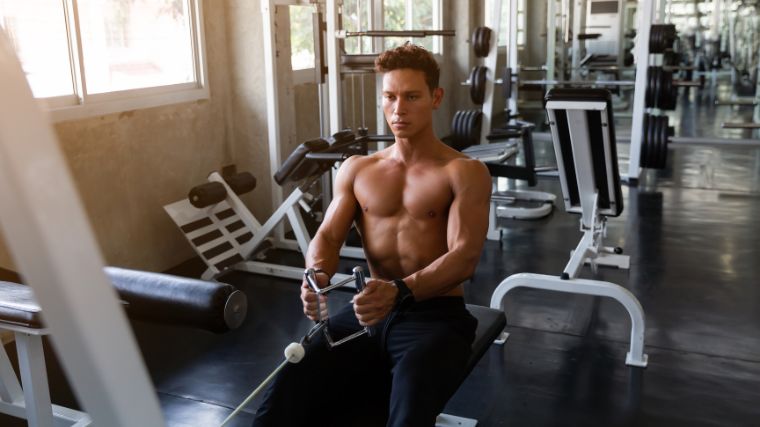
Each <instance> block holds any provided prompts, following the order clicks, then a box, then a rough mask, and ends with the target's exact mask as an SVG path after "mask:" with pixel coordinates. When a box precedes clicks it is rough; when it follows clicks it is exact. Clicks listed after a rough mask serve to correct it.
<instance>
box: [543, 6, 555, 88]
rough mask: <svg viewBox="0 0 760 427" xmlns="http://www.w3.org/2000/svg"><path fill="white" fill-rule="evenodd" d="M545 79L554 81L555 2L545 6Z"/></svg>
mask: <svg viewBox="0 0 760 427" xmlns="http://www.w3.org/2000/svg"><path fill="white" fill-rule="evenodd" d="M546 25H547V27H546V67H545V68H546V76H545V77H546V79H547V80H554V56H555V53H556V52H555V51H556V49H557V0H548V1H547V4H546Z"/></svg>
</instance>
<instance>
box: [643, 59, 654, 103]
mask: <svg viewBox="0 0 760 427" xmlns="http://www.w3.org/2000/svg"><path fill="white" fill-rule="evenodd" d="M654 78H655V72H654V67H652V66H650V67H647V88H646V92H645V93H646V95H645V101H644V104H645V106H646V108H654V106H655V104H654V101H655V97H654V95H655V93H654V90H655V86H656V85H655V83H654Z"/></svg>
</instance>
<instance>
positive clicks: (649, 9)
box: [628, 0, 654, 180]
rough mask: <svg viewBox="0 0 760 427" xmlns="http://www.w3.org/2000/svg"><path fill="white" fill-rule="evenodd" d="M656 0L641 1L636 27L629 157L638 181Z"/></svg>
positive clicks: (631, 173)
mask: <svg viewBox="0 0 760 427" xmlns="http://www.w3.org/2000/svg"><path fill="white" fill-rule="evenodd" d="M653 11H654V0H639V3H638V8H637V14H638V25H637V27H636V46H635V47H634V58H635V60H636V86H635V87H636V90H634V93H633V119H632V121H631V122H632V123H631V146H630V154H629V156H628V158H629V161H628V179H629V180H638V179H639V173H640V171H641V167H640V166H639V161H640V157H641V136H642V135H641V131H642V129H641V128H642V126H643V125H644V109H645V107H644V105H645V102H644V101H645V96H646V87H647V68H648V66H649V34H650V30H651V29H652V13H653Z"/></svg>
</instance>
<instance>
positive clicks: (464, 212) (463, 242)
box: [447, 159, 491, 262]
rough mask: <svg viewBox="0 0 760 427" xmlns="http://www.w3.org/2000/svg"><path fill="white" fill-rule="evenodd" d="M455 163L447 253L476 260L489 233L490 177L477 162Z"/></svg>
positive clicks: (468, 160)
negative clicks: (463, 255)
mask: <svg viewBox="0 0 760 427" xmlns="http://www.w3.org/2000/svg"><path fill="white" fill-rule="evenodd" d="M457 162H458V164H456V165H455V166H454V173H453V176H452V188H453V191H454V201H453V202H452V204H451V208H450V209H449V221H448V230H447V231H448V233H447V234H448V246H449V250H450V251H452V250H460V251H464V252H466V253H467V254H469V255H472V256H473V257H476V258H477V257H479V256H480V251H481V250H482V249H483V242H484V241H485V238H486V233H487V232H488V213H489V209H490V201H491V175H490V174H489V172H488V168H486V166H485V165H484V164H483V163H481V162H480V161H477V160H470V159H467V160H464V159H463V160H457ZM475 262H477V259H476V260H475Z"/></svg>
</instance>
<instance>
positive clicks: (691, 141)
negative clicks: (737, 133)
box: [668, 136, 760, 147]
mask: <svg viewBox="0 0 760 427" xmlns="http://www.w3.org/2000/svg"><path fill="white" fill-rule="evenodd" d="M668 140H669V141H670V143H671V144H673V145H675V146H678V145H704V146H709V147H714V146H722V145H728V146H731V145H735V146H739V147H760V139H738V138H737V139H734V138H705V137H689V136H671V137H670V138H668Z"/></svg>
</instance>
